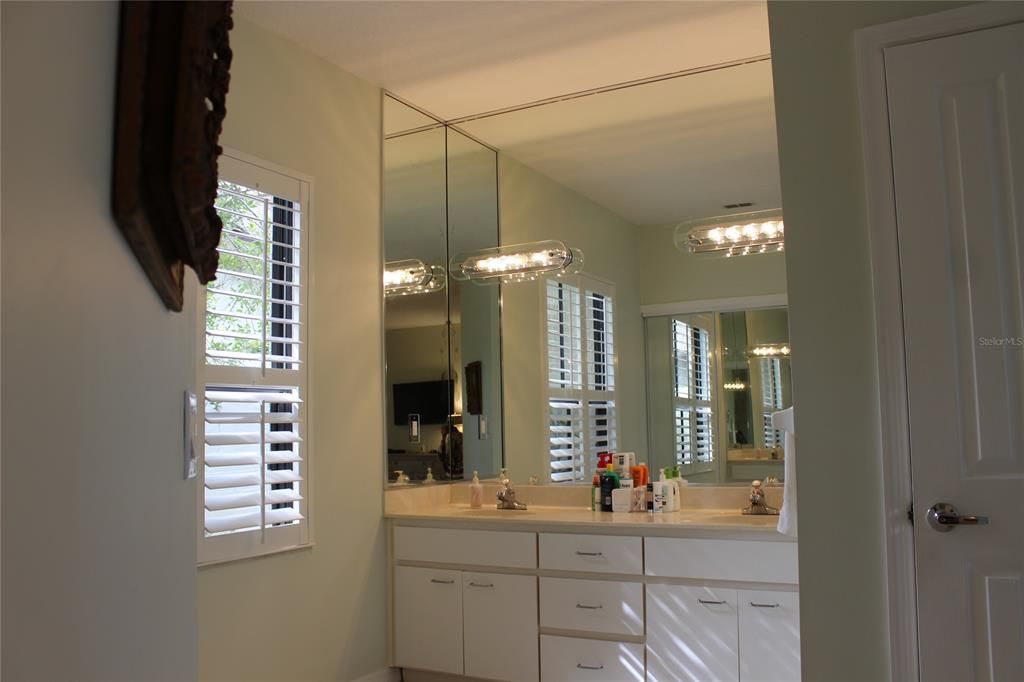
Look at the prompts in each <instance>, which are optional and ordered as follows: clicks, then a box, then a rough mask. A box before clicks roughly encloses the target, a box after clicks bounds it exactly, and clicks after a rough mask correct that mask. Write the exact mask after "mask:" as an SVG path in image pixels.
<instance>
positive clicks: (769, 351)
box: [748, 345, 789, 358]
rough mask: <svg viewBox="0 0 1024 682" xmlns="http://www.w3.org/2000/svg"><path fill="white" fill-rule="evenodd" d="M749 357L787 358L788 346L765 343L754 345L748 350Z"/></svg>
mask: <svg viewBox="0 0 1024 682" xmlns="http://www.w3.org/2000/svg"><path fill="white" fill-rule="evenodd" d="M748 354H749V355H750V356H751V357H755V358H788V357H789V346H785V345H778V346H775V345H765V346H754V347H753V348H751V349H750V350H749V351H748Z"/></svg>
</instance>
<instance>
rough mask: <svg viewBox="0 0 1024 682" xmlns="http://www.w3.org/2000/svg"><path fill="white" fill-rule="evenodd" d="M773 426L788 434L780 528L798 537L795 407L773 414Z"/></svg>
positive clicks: (784, 455) (785, 532) (780, 530)
mask: <svg viewBox="0 0 1024 682" xmlns="http://www.w3.org/2000/svg"><path fill="white" fill-rule="evenodd" d="M772 427H774V428H776V429H779V430H781V431H783V432H784V433H785V434H786V439H785V447H784V448H783V451H782V452H783V457H784V458H785V463H784V464H783V467H784V469H783V479H784V481H783V482H784V483H785V485H784V486H783V489H782V510H781V511H780V512H779V525H778V530H779V532H780V533H782V534H783V535H789V536H790V537H794V538H795V537H796V429H794V428H793V408H792V407H789V408H786V409H785V410H782V411H780V412H775V413H774V414H772Z"/></svg>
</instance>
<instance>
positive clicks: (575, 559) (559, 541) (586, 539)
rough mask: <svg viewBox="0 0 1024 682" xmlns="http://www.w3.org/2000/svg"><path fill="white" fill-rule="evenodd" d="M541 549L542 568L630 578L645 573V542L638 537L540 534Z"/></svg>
mask: <svg viewBox="0 0 1024 682" xmlns="http://www.w3.org/2000/svg"><path fill="white" fill-rule="evenodd" d="M539 546H540V567H541V568H547V569H552V570H557V571H587V572H592V573H624V574H628V575H641V574H643V570H644V553H643V541H642V539H641V538H638V537H623V536H614V535H574V534H562V533H541V534H540V542H539Z"/></svg>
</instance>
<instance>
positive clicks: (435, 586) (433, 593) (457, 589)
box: [394, 566, 463, 675]
mask: <svg viewBox="0 0 1024 682" xmlns="http://www.w3.org/2000/svg"><path fill="white" fill-rule="evenodd" d="M394 591H395V606H394V608H395V616H394V623H395V625H394V628H395V665H398V666H402V667H405V668H414V669H418V670H437V671H439V672H445V673H452V674H455V675H461V674H462V670H463V668H462V574H460V573H459V572H458V571H443V570H436V569H433V568H414V567H412V566H396V567H395V586H394Z"/></svg>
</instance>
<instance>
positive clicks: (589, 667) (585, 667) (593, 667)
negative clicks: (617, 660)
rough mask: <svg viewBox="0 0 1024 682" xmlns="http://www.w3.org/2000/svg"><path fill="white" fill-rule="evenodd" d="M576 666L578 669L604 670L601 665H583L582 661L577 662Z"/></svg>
mask: <svg viewBox="0 0 1024 682" xmlns="http://www.w3.org/2000/svg"><path fill="white" fill-rule="evenodd" d="M576 667H577V668H579V669H580V670H604V666H603V665H583V664H582V663H577V664H576Z"/></svg>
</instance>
